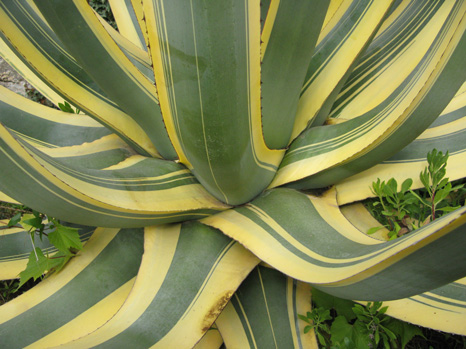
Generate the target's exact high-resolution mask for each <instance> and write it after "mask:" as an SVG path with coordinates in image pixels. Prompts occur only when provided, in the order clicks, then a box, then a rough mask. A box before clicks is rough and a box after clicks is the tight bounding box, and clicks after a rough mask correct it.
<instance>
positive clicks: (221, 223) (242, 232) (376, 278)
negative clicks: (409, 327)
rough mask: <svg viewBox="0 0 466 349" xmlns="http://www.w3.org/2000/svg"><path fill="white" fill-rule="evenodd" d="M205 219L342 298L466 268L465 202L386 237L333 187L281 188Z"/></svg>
mask: <svg viewBox="0 0 466 349" xmlns="http://www.w3.org/2000/svg"><path fill="white" fill-rule="evenodd" d="M202 222H203V223H205V224H208V225H212V226H214V227H216V228H218V229H220V230H222V231H223V232H224V233H225V234H227V235H228V236H230V237H232V238H234V239H235V240H237V241H239V242H240V243H242V244H243V245H244V246H245V247H246V248H248V249H249V250H251V251H252V252H253V253H254V254H255V255H257V256H258V257H259V258H260V259H262V260H263V261H265V262H266V263H268V264H270V265H271V266H273V267H274V268H276V269H278V270H280V271H282V272H283V273H285V274H287V275H289V276H291V277H293V278H295V279H298V280H303V281H305V282H309V283H311V284H312V285H314V286H316V287H317V288H319V289H322V290H323V291H325V292H327V293H330V294H333V295H335V296H337V297H341V298H351V299H359V300H392V299H399V298H405V297H409V296H412V295H415V294H419V293H422V292H425V291H428V290H431V289H433V288H437V287H440V286H442V285H445V284H446V283H450V282H453V281H454V280H457V279H458V278H461V277H464V274H465V273H466V258H465V255H464V253H462V249H463V246H464V243H465V239H466V234H465V229H466V225H464V224H465V223H466V208H462V209H459V210H457V211H455V212H453V213H451V214H449V215H447V216H444V217H442V218H439V219H437V220H435V221H434V222H432V223H431V224H429V225H426V226H424V227H422V228H420V229H418V230H417V231H415V232H413V233H411V234H407V235H405V236H403V237H401V238H398V239H396V240H393V241H388V242H382V241H380V240H376V239H373V238H371V237H369V236H368V235H366V234H365V232H361V231H360V230H358V229H357V228H355V227H354V226H353V225H352V224H351V223H350V222H349V221H348V220H347V219H346V218H345V217H344V216H343V215H342V214H341V212H340V210H339V208H338V206H337V202H336V195H335V191H333V190H332V191H329V192H328V193H327V194H326V195H324V196H322V197H317V196H312V195H305V194H302V193H299V192H296V191H293V190H290V189H276V190H272V191H269V192H267V193H265V194H263V195H262V197H260V198H258V199H256V200H254V201H252V202H251V203H250V204H248V205H246V206H243V207H239V208H235V209H231V210H228V211H225V212H223V213H220V214H217V215H214V216H211V217H208V218H205V219H203V220H202Z"/></svg>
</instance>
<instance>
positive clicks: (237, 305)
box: [231, 293, 257, 349]
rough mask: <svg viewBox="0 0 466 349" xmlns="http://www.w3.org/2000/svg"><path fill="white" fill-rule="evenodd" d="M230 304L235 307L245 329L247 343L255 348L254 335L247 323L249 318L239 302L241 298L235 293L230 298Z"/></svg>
mask: <svg viewBox="0 0 466 349" xmlns="http://www.w3.org/2000/svg"><path fill="white" fill-rule="evenodd" d="M231 304H232V305H233V307H234V308H235V310H236V313H237V314H238V315H239V318H240V321H241V323H242V324H243V328H244V329H245V330H246V331H245V332H246V336H247V338H248V342H249V345H250V346H251V348H256V349H257V344H256V339H255V337H254V333H253V332H252V328H251V324H250V323H249V319H248V316H247V314H246V311H245V310H244V307H243V304H241V300H240V298H239V297H238V295H237V294H236V293H235V295H234V296H233V298H232V299H231Z"/></svg>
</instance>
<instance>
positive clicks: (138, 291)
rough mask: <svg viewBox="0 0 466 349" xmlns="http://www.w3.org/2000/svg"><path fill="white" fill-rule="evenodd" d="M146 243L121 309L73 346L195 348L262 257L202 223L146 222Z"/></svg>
mask: <svg viewBox="0 0 466 349" xmlns="http://www.w3.org/2000/svg"><path fill="white" fill-rule="evenodd" d="M144 247H145V253H144V256H143V259H142V263H141V267H140V269H139V273H138V277H137V278H136V282H135V284H134V287H133V289H132V290H131V293H130V295H129V296H128V298H127V300H126V301H125V303H124V304H123V306H122V307H121V309H120V310H119V311H118V313H117V314H116V315H115V316H114V317H113V318H112V319H110V321H108V322H107V323H106V324H105V325H104V326H102V327H100V328H99V329H97V330H96V331H94V332H92V333H89V334H88V335H86V336H84V337H82V338H80V339H78V340H75V341H73V342H71V343H67V346H66V347H67V348H90V347H94V346H97V345H99V346H100V347H102V348H115V347H140V348H149V347H152V346H153V345H155V346H156V347H160V348H168V347H172V348H191V347H193V346H194V344H195V343H196V342H198V341H199V340H200V339H201V337H202V335H203V334H204V333H205V332H206V331H208V330H209V328H210V327H211V325H212V323H213V322H214V321H215V319H216V318H217V316H218V315H219V314H220V312H221V310H222V309H223V308H224V307H225V305H226V304H227V303H228V301H229V299H230V297H231V296H232V295H233V293H234V292H235V290H236V288H237V287H238V286H239V284H240V283H241V281H243V279H244V278H245V277H246V276H247V274H248V273H249V272H250V271H251V270H252V269H253V268H254V266H256V265H257V263H258V259H257V258H255V257H254V256H253V255H252V254H251V253H250V252H248V251H247V250H246V249H244V248H243V247H242V246H241V245H240V244H238V243H237V242H235V241H232V240H230V239H229V238H227V237H226V236H224V235H222V234H221V233H220V232H218V231H216V230H215V229H212V228H210V227H207V226H203V225H201V224H199V223H188V224H185V225H183V226H182V227H181V226H180V225H173V226H158V227H151V228H146V234H145V245H144ZM154 269H155V270H157V272H156V273H154ZM65 340H66V338H64V337H62V338H61V339H60V343H63V342H65V343H66V341H65ZM40 344H41V345H43V346H48V345H49V343H47V342H46V341H43V342H41V343H40ZM46 344H47V345H46ZM57 344H58V343H57V342H54V343H53V345H57Z"/></svg>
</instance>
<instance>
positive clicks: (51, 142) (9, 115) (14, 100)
mask: <svg viewBox="0 0 466 349" xmlns="http://www.w3.org/2000/svg"><path fill="white" fill-rule="evenodd" d="M0 113H1V114H0V122H1V123H2V124H3V125H4V126H5V127H7V128H8V129H9V130H10V131H12V132H14V133H15V135H16V136H18V137H21V138H23V139H24V140H27V141H29V142H31V143H32V144H34V145H35V146H37V147H43V148H56V147H66V146H72V145H79V144H83V143H85V142H93V141H96V140H98V139H101V138H102V137H105V136H110V135H111V134H112V133H111V131H110V130H108V129H107V128H105V127H103V126H102V125H101V124H99V123H98V122H96V121H95V120H93V119H91V118H89V117H87V116H85V115H76V114H71V113H65V112H63V111H60V110H55V109H52V108H48V107H45V106H42V105H41V104H38V103H34V102H33V101H30V100H28V99H26V98H23V97H21V96H20V95H18V94H16V93H14V92H11V91H10V90H8V89H7V88H5V87H3V86H0Z"/></svg>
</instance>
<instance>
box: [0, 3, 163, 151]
mask: <svg viewBox="0 0 466 349" xmlns="http://www.w3.org/2000/svg"><path fill="white" fill-rule="evenodd" d="M0 18H1V22H2V26H1V31H2V38H3V40H4V41H5V42H6V43H7V44H8V47H9V48H10V50H11V52H13V53H14V54H16V55H17V56H18V57H19V58H20V59H21V60H22V61H23V63H24V64H25V65H26V66H27V67H28V68H29V69H30V70H31V71H32V72H34V74H36V75H37V76H38V77H40V78H41V79H42V80H43V81H44V83H46V84H47V85H48V86H49V87H50V88H52V89H54V90H55V91H56V92H57V93H58V94H60V95H61V96H62V97H63V99H64V100H68V101H69V102H71V103H73V104H74V105H76V106H78V107H79V108H80V109H81V110H83V111H85V112H86V114H87V115H90V116H92V117H93V118H95V119H97V120H98V121H99V122H101V123H103V124H104V125H106V126H107V127H109V128H110V129H111V130H112V131H114V132H115V133H116V134H118V135H119V136H120V137H122V138H123V139H125V140H126V141H127V142H128V143H129V144H131V145H132V146H133V147H134V149H135V150H137V151H138V152H140V153H142V154H145V155H149V154H150V155H153V156H157V155H158V153H157V150H156V149H155V147H154V145H153V144H152V143H151V141H150V139H149V137H148V136H147V134H146V133H145V132H144V131H143V129H142V128H141V126H139V125H138V124H137V123H136V122H135V121H133V120H132V119H131V118H130V116H128V115H127V114H125V113H124V112H123V111H121V109H120V107H119V106H118V105H117V104H116V103H114V102H112V101H111V100H110V99H109V98H108V97H107V95H106V94H105V93H104V92H103V91H102V90H101V89H100V88H99V87H98V86H97V85H96V84H95V82H94V81H93V80H92V79H91V78H90V77H89V75H88V74H87V73H86V72H85V71H84V70H83V69H82V67H81V66H80V65H78V64H77V63H76V61H75V60H74V59H73V58H72V57H71V56H70V55H69V54H68V52H67V50H66V49H65V48H64V47H63V45H62V43H61V42H60V40H59V39H58V38H57V36H56V34H55V33H54V32H53V31H52V30H50V28H49V27H48V26H47V24H46V23H44V21H43V20H42V18H41V17H40V16H39V15H37V13H36V12H35V11H34V9H33V8H31V7H30V6H29V4H28V3H26V2H25V1H24V0H22V1H21V0H13V1H6V2H1V3H0Z"/></svg>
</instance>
